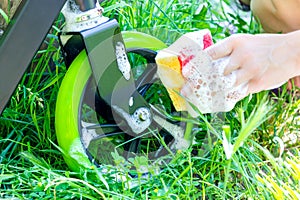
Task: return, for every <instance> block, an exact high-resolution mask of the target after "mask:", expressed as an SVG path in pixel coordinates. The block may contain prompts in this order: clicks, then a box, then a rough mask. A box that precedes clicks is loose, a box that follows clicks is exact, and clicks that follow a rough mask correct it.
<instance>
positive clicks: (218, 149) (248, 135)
mask: <svg viewBox="0 0 300 200" xmlns="http://www.w3.org/2000/svg"><path fill="white" fill-rule="evenodd" d="M116 2H121V3H118V4H116ZM217 3H220V2H219V1H218V2H217ZM103 6H106V8H107V11H106V15H108V16H110V17H115V18H117V19H118V20H119V22H120V24H121V28H122V30H140V31H143V32H146V33H150V34H152V35H155V36H157V37H159V38H160V39H162V40H163V41H165V42H166V43H168V44H171V43H172V42H173V41H174V40H175V39H176V38H178V37H179V36H180V35H182V34H184V33H186V32H189V31H194V30H198V29H203V28H209V29H210V30H211V32H212V34H213V37H214V39H215V40H219V39H221V38H224V37H226V36H228V35H230V34H231V32H232V31H233V29H232V25H233V26H234V27H235V29H234V30H235V31H236V32H250V33H258V32H260V31H261V29H260V26H259V25H258V24H257V23H256V22H255V21H253V20H248V19H247V21H246V20H245V13H242V12H241V11H235V10H233V11H228V10H227V9H224V8H225V7H226V6H227V1H223V2H222V7H221V8H219V6H215V5H213V4H212V3H211V1H208V0H207V1H206V0H203V1H199V0H184V1H179V0H170V1H158V0H126V1H116V0H111V1H108V2H107V3H103ZM59 24H60V19H58V20H57V22H56V23H55V24H54V25H53V27H54V28H53V29H52V31H51V32H50V33H49V34H48V36H47V40H46V41H45V42H44V49H43V50H40V51H39V52H38V53H37V55H36V57H35V58H34V60H33V62H32V64H31V66H30V67H29V69H28V71H27V72H26V74H25V76H24V77H23V79H22V81H21V82H20V84H19V86H18V87H17V89H16V91H15V93H14V95H13V97H12V98H11V100H10V102H9V105H8V106H7V108H6V109H5V111H4V113H3V114H2V116H1V118H0V119H1V120H0V132H1V135H0V198H10V199H180V200H181V199H283V198H284V197H285V198H286V199H299V195H300V190H299V188H300V184H299V180H300V171H299V169H300V158H299V155H300V154H299V150H298V144H297V143H292V144H290V143H288V141H285V140H286V139H285V137H286V135H290V133H294V134H295V135H296V136H297V134H298V132H299V131H298V130H299V122H298V121H299V117H297V115H298V113H299V103H300V101H299V100H298V98H297V95H296V92H297V90H296V89H295V93H293V92H287V91H286V90H284V89H283V91H282V92H281V93H280V94H279V95H278V96H277V97H275V96H273V95H272V94H271V93H268V92H261V93H259V94H256V95H252V96H249V97H247V98H245V99H244V100H243V101H241V102H239V103H238V104H237V105H236V107H235V109H234V110H232V111H231V112H228V113H222V114H221V113H219V114H213V115H202V116H201V117H199V118H198V119H196V120H195V124H198V125H199V126H200V127H199V129H198V130H197V135H196V143H195V144H194V145H193V146H192V147H191V148H189V149H187V150H183V151H179V152H178V153H177V154H176V155H175V156H174V157H172V158H173V159H172V161H171V162H170V163H167V164H166V166H165V167H163V168H159V167H158V166H155V165H151V166H149V165H148V162H147V159H146V158H144V157H140V158H136V160H129V161H125V160H123V159H122V158H121V157H119V156H118V155H117V154H114V158H115V162H116V163H119V165H118V167H112V166H105V169H106V172H105V173H102V172H103V170H102V169H90V170H87V171H83V172H80V173H75V172H71V171H69V170H68V168H67V166H66V164H65V163H64V160H63V157H62V153H61V152H60V151H59V148H57V146H56V137H55V132H54V110H55V101H56V95H57V92H58V89H59V85H60V82H61V80H62V77H63V76H64V74H65V72H66V68H65V66H64V64H63V59H62V57H61V54H60V49H59V48H58V47H57V30H58V29H59V28H60V27H59ZM223 131H224V134H222V133H223ZM225 138H226V139H225ZM274 138H275V140H274ZM287 140H288V139H287ZM276 141H277V142H276ZM278 141H279V142H278ZM226 142H227V147H226V145H224V144H225V143H226ZM230 145H232V149H231V151H230V149H227V150H228V151H229V152H231V153H230V154H229V155H230V156H228V155H227V157H226V154H225V151H224V148H228V146H230ZM141 165H142V166H143V167H146V168H148V171H149V174H147V175H143V174H142V172H139V171H137V175H136V177H135V178H132V177H130V176H129V175H128V172H131V170H132V167H133V166H137V167H140V166H141ZM118 177H119V178H118ZM120 177H122V179H121V178H120ZM120 180H123V181H120Z"/></svg>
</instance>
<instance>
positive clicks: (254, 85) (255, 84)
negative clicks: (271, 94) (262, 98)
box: [248, 79, 264, 94]
mask: <svg viewBox="0 0 300 200" xmlns="http://www.w3.org/2000/svg"><path fill="white" fill-rule="evenodd" d="M263 84H264V83H263V79H260V80H257V79H252V80H250V81H249V84H248V94H255V93H258V92H261V91H262V90H263Z"/></svg>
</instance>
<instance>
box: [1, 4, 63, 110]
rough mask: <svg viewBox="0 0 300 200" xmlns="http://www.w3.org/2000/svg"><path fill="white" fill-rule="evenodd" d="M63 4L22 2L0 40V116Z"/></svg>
mask: <svg viewBox="0 0 300 200" xmlns="http://www.w3.org/2000/svg"><path fill="white" fill-rule="evenodd" d="M64 3H65V0H23V1H22V3H21V5H20V6H19V8H18V10H17V11H16V13H15V15H14V17H13V19H12V20H11V22H10V24H9V26H8V28H7V30H6V31H5V33H4V35H3V36H2V37H1V40H0V113H2V111H3V109H4V108H5V106H6V104H7V102H8V101H9V99H10V97H11V95H12V94H13V92H14V90H15V88H16V86H17V85H18V83H19V81H20V79H21V78H22V76H23V74H24V72H25V71H26V69H27V67H28V65H29V64H30V61H31V60H32V58H33V56H34V55H35V53H36V51H37V50H38V48H39V46H40V45H41V43H42V42H43V39H44V38H45V36H46V35H47V33H48V31H49V29H50V28H51V25H52V24H53V22H54V20H55V19H56V17H57V16H58V14H59V13H60V10H61V9H62V7H63V5H64Z"/></svg>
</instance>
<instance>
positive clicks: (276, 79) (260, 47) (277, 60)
mask: <svg viewBox="0 0 300 200" xmlns="http://www.w3.org/2000/svg"><path fill="white" fill-rule="evenodd" d="M206 51H207V53H208V54H209V55H210V56H211V58H212V59H213V60H216V59H219V58H223V57H226V56H229V62H228V64H227V66H226V68H225V71H224V75H228V74H230V73H231V72H233V71H235V72H236V76H237V78H236V83H235V84H236V85H240V84H244V83H248V93H256V92H260V91H262V90H268V89H272V88H275V87H278V86H280V85H281V84H283V83H285V82H287V81H288V80H289V79H290V78H292V77H295V76H297V75H300V31H297V32H293V33H289V34H258V35H250V34H236V35H232V36H230V37H228V38H226V39H224V40H222V41H220V42H218V43H217V44H215V45H213V46H211V47H209V48H207V49H206Z"/></svg>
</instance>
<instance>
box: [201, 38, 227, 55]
mask: <svg viewBox="0 0 300 200" xmlns="http://www.w3.org/2000/svg"><path fill="white" fill-rule="evenodd" d="M204 51H206V53H208V55H209V56H210V57H211V58H212V59H213V60H216V59H219V58H223V57H225V56H228V55H230V54H231V52H232V51H233V39H231V37H229V38H226V39H224V40H222V41H220V42H218V43H216V44H214V45H212V46H210V47H207V48H206V49H205V50H204Z"/></svg>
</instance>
